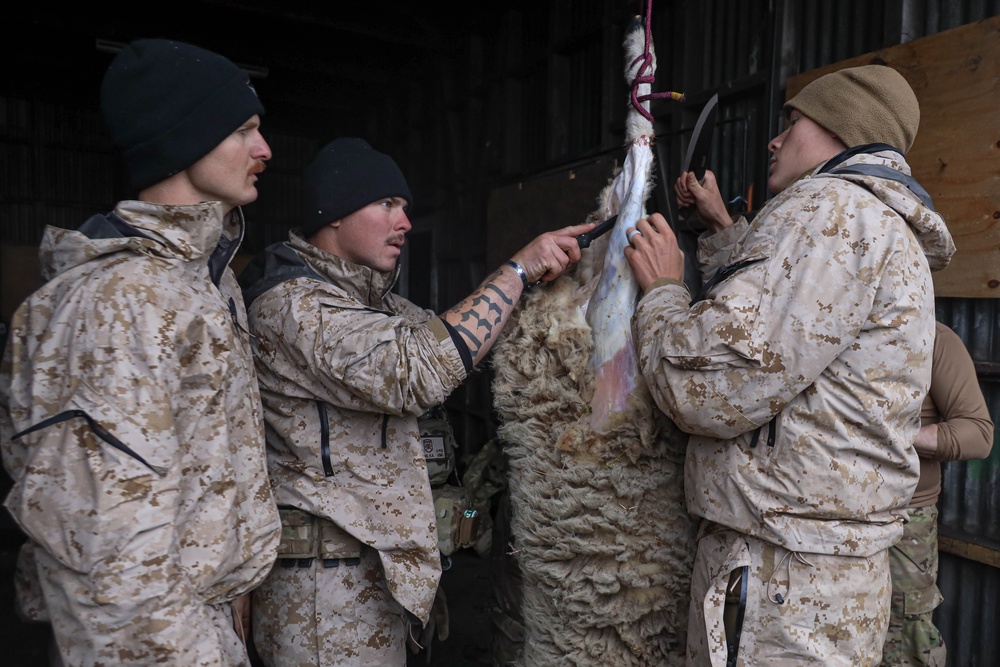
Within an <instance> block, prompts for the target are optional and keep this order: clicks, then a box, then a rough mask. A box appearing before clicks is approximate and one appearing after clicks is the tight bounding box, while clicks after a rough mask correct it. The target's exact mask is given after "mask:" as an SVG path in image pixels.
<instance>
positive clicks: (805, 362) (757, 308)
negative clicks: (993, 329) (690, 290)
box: [633, 189, 891, 438]
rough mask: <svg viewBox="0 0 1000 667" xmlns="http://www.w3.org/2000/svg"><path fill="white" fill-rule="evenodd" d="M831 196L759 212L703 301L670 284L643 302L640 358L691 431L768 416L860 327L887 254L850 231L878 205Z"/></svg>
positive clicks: (748, 425)
mask: <svg viewBox="0 0 1000 667" xmlns="http://www.w3.org/2000/svg"><path fill="white" fill-rule="evenodd" d="M858 190H859V192H860V189H858ZM824 196H826V197H827V199H826V200H825V201H823V199H822V197H814V198H813V201H810V202H809V204H810V205H809V206H808V207H806V206H799V205H796V204H795V201H796V198H795V197H792V198H789V199H786V200H785V201H784V203H779V204H777V205H776V206H775V208H773V209H772V210H771V211H770V212H769V213H768V214H767V215H766V216H765V217H764V218H763V222H762V220H761V217H760V216H758V219H757V220H755V221H754V224H752V225H750V226H749V229H748V230H747V232H746V234H745V235H744V237H743V238H742V239H740V241H739V242H738V243H737V244H736V246H735V248H734V249H733V251H732V252H731V253H730V254H729V256H728V259H727V263H726V264H725V265H724V266H722V267H721V268H719V269H718V271H717V272H716V273H715V277H714V286H711V287H710V289H709V290H708V292H707V296H706V298H705V299H703V300H702V301H699V302H697V303H695V304H693V305H689V304H688V303H687V290H686V289H685V288H683V287H680V286H675V285H663V286H659V287H656V288H654V289H652V290H651V291H650V292H648V293H647V294H645V295H644V296H643V298H642V299H641V300H640V302H639V305H638V308H637V310H636V313H635V316H634V319H633V329H634V338H635V341H636V346H637V350H638V356H639V363H640V366H641V368H642V370H643V374H644V376H645V377H646V380H647V383H648V384H649V385H650V390H651V392H652V393H653V397H654V400H655V401H656V403H657V405H658V406H659V407H660V408H661V409H662V410H663V411H664V412H665V413H666V414H667V415H668V416H669V417H670V418H671V419H672V420H673V421H675V422H676V423H677V425H678V426H679V427H680V428H681V429H683V430H684V431H686V432H688V433H692V434H697V435H705V436H710V437H718V438H732V437H735V436H737V435H740V434H742V433H746V432H748V431H751V430H753V429H755V428H757V427H758V426H760V425H761V424H764V423H766V422H767V421H769V420H770V419H771V418H772V417H773V416H774V415H776V414H778V413H779V412H780V411H781V410H782V409H783V408H784V406H785V405H786V404H787V403H788V402H789V401H790V400H791V399H792V398H794V397H795V396H796V395H798V394H799V393H800V392H802V391H803V390H804V389H806V388H807V387H808V386H809V385H810V384H812V383H813V382H814V381H815V380H816V379H817V378H818V377H819V376H820V374H822V373H823V372H824V370H825V369H826V368H827V367H828V366H829V365H830V364H831V362H833V361H834V360H835V359H836V358H837V357H838V355H840V353H841V352H842V351H843V350H844V349H845V348H846V347H847V346H849V345H851V344H852V343H853V342H854V339H855V337H856V336H857V335H858V332H859V331H860V330H861V328H862V327H863V325H864V323H865V319H866V317H867V315H868V313H869V312H870V311H871V308H872V303H873V299H874V295H875V283H877V276H878V274H879V273H880V271H881V266H882V264H883V263H884V262H885V258H886V253H885V252H881V251H880V250H879V248H878V247H873V246H874V245H875V244H874V242H872V241H871V239H861V240H858V239H856V238H852V239H851V241H852V242H845V237H851V235H854V236H855V237H856V236H857V235H859V234H862V233H863V225H861V224H859V222H858V220H857V219H856V218H859V217H861V216H865V215H869V216H870V215H879V214H878V213H874V212H872V211H871V209H869V211H868V212H864V213H862V212H858V214H857V216H854V215H851V216H848V215H845V214H844V213H843V211H844V210H847V209H850V208H851V207H852V206H851V205H852V202H851V201H849V200H850V198H851V197H852V196H855V195H854V193H851V192H842V191H840V192H836V193H834V195H833V196H834V197H835V198H839V200H838V201H836V202H834V201H831V198H830V195H824ZM860 196H867V195H865V194H860ZM816 200H819V204H818V205H817V202H816ZM762 215H763V214H762ZM859 241H860V242H859ZM889 244H891V240H890V241H888V242H886V245H889Z"/></svg>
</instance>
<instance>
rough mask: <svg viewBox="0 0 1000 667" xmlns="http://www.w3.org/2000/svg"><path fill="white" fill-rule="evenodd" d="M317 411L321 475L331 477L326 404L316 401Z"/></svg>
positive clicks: (328, 419)
mask: <svg viewBox="0 0 1000 667" xmlns="http://www.w3.org/2000/svg"><path fill="white" fill-rule="evenodd" d="M316 409H317V410H319V456H320V459H322V461H323V473H324V474H325V475H326V476H327V477H333V465H332V464H331V463H330V418H329V417H328V416H327V414H326V403H324V402H323V401H316Z"/></svg>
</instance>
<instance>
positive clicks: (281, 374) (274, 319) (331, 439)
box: [240, 232, 467, 622]
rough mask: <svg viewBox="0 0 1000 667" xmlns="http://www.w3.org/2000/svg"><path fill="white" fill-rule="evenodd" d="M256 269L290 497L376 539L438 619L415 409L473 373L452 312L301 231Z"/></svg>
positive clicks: (392, 577)
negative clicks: (423, 302) (450, 328)
mask: <svg viewBox="0 0 1000 667" xmlns="http://www.w3.org/2000/svg"><path fill="white" fill-rule="evenodd" d="M254 268H255V267H253V266H251V269H254ZM257 271H262V274H263V275H262V276H261V275H259V273H258V274H257V275H254V272H253V271H251V270H248V271H247V272H246V273H245V274H244V275H241V277H240V280H241V282H242V283H243V285H244V295H245V297H246V299H247V303H248V304H249V317H250V325H251V331H252V332H253V334H254V336H255V338H254V339H253V345H254V352H255V354H256V355H257V369H258V378H259V381H260V386H261V398H262V400H263V402H264V413H265V418H266V423H267V445H268V466H269V473H270V475H271V481H272V484H273V486H274V491H275V495H276V497H277V500H278V504H279V505H282V506H285V505H289V506H293V507H298V508H299V509H302V510H305V511H307V512H309V513H310V514H314V515H316V516H321V517H326V518H328V519H330V520H332V521H334V522H335V523H336V524H337V525H339V526H340V527H341V528H343V529H344V530H346V531H347V532H348V533H350V534H351V535H353V536H355V537H356V538H358V539H359V540H360V541H361V542H363V543H365V544H367V545H369V546H371V547H374V548H375V549H377V550H378V552H379V557H380V559H381V561H382V565H383V567H384V569H385V573H386V579H387V583H388V586H389V590H390V591H391V593H392V595H393V596H394V597H395V598H396V600H397V601H398V602H399V603H400V604H401V605H402V606H403V607H405V608H406V609H407V610H409V611H410V612H411V613H413V614H414V615H416V616H417V617H418V618H420V619H421V621H424V622H426V620H427V618H428V617H429V614H430V609H431V605H432V603H433V601H434V593H435V591H436V590H437V582H438V579H439V578H440V575H441V563H440V554H439V551H438V540H437V526H436V523H435V520H434V502H433V499H432V497H431V488H430V482H429V480H428V476H427V466H426V462H425V460H424V454H423V449H422V448H421V446H420V431H419V428H418V427H417V417H418V415H420V414H421V413H423V412H424V411H425V410H427V409H428V408H430V407H432V406H435V405H439V404H441V403H443V402H444V400H445V398H447V396H448V395H449V394H450V393H451V392H452V391H454V389H455V388H456V387H458V385H460V384H461V383H462V381H463V380H464V379H465V377H466V375H467V372H466V369H465V366H464V365H463V363H462V359H461V357H460V355H459V352H458V349H457V348H456V347H455V345H454V343H453V342H452V341H451V337H450V336H449V334H448V332H447V330H446V328H445V326H444V323H443V322H442V321H441V320H440V319H438V318H437V317H435V316H434V315H433V314H432V313H431V312H430V311H425V310H423V309H421V308H418V307H416V306H415V305H414V304H412V303H410V302H409V301H407V300H405V299H403V298H401V297H399V296H397V295H395V294H392V293H391V292H390V291H389V290H390V289H391V288H392V285H393V281H394V280H395V277H396V274H395V273H379V272H376V271H372V270H371V269H369V268H366V267H363V266H358V265H356V264H352V263H350V262H347V261H345V260H343V259H341V258H339V257H337V256H335V255H331V254H329V253H326V252H324V251H322V250H320V249H318V248H316V247H314V246H312V245H310V244H309V243H307V242H306V241H304V240H303V239H301V238H300V237H299V236H297V235H296V234H295V233H294V232H293V233H292V234H290V237H289V241H288V242H287V243H282V244H275V245H274V246H271V248H269V249H268V251H267V253H266V255H265V264H264V266H263V267H262V268H260V267H259V266H258V267H257ZM303 272H305V274H307V275H303ZM251 276H252V277H251Z"/></svg>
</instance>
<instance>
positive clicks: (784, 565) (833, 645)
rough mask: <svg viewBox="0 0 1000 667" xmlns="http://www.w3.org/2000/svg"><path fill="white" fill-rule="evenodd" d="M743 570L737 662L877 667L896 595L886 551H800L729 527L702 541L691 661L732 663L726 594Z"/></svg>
mask: <svg viewBox="0 0 1000 667" xmlns="http://www.w3.org/2000/svg"><path fill="white" fill-rule="evenodd" d="M743 567H746V568H747V569H746V570H745V572H746V574H747V586H746V592H745V598H746V604H745V608H744V610H743V614H742V624H741V627H739V628H738V629H739V644H738V647H739V651H738V654H737V657H736V663H735V664H736V665H737V666H738V667H751V666H753V667H786V666H787V667H800V666H801V665H823V666H824V667H833V666H838V665H843V666H844V667H862V666H865V665H877V664H878V662H879V659H880V658H881V655H882V640H883V637H884V636H885V632H886V628H887V627H888V624H889V598H890V593H891V584H890V580H889V562H888V556H887V554H886V552H885V551H883V552H880V553H878V554H875V555H874V556H872V557H870V558H856V557H850V556H830V555H825V554H805V553H794V552H790V551H788V550H787V549H784V548H782V547H778V546H775V545H773V544H768V543H767V542H763V541H761V540H758V539H756V538H753V537H750V536H748V535H743V534H740V533H737V532H736V531H733V530H728V529H722V530H718V531H717V532H708V534H705V535H704V536H703V537H701V538H700V540H699V541H698V551H697V555H696V556H695V563H694V571H693V573H692V580H691V608H690V614H689V621H688V648H687V654H688V655H687V664H688V665H692V666H698V667H702V666H705V667H708V666H711V667H725V666H726V660H727V653H728V648H729V647H728V644H727V641H726V627H725V621H724V619H725V616H726V593H727V588H729V587H730V584H731V573H732V572H733V570H736V569H739V568H743ZM735 592H736V593H737V595H736V596H735V598H736V599H739V594H738V593H739V591H735ZM730 599H731V600H732V599H733V596H732V595H731V596H730ZM738 616H739V614H733V615H731V618H734V617H738Z"/></svg>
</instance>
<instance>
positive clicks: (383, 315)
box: [240, 138, 593, 667]
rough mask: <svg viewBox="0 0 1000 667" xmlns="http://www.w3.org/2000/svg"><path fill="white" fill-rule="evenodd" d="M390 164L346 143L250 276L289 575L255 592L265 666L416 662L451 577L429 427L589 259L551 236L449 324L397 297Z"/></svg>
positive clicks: (566, 233)
mask: <svg viewBox="0 0 1000 667" xmlns="http://www.w3.org/2000/svg"><path fill="white" fill-rule="evenodd" d="M412 201H413V198H412V196H411V195H410V189H409V186H408V185H407V183H406V179H405V178H404V177H403V174H402V172H401V171H400V170H399V167H398V166H397V165H396V163H395V162H394V161H393V160H392V158H390V157H389V156H388V155H385V154H383V153H380V152H378V151H376V150H374V149H373V148H372V147H371V146H369V145H368V144H367V143H366V142H365V141H363V140H361V139H355V138H346V139H337V140H335V141H333V142H331V143H330V144H328V145H327V146H325V147H324V148H323V149H322V150H321V151H320V152H319V154H318V155H317V156H316V158H315V159H314V161H313V162H312V164H310V165H309V166H308V167H307V169H306V171H305V174H304V198H303V210H304V214H303V218H302V220H301V224H300V228H299V229H298V230H293V231H292V232H291V233H290V234H289V239H288V241H287V242H285V243H279V244H275V245H273V246H271V247H270V248H268V249H267V250H266V251H265V253H264V254H263V255H262V256H260V257H258V258H256V259H255V261H254V262H253V263H252V264H251V265H250V266H249V267H248V269H247V270H246V271H244V273H243V274H242V275H241V276H240V282H241V284H242V285H243V288H244V297H245V298H246V302H247V307H248V314H249V319H250V331H251V333H252V334H253V338H252V339H251V340H252V345H253V348H254V356H255V359H256V362H257V369H258V377H259V381H260V383H261V397H262V399H263V402H264V417H265V421H266V423H267V434H268V435H267V455H268V470H269V472H270V474H271V476H272V477H271V479H272V484H273V486H274V491H275V494H276V499H277V501H278V506H279V507H280V508H282V509H281V515H282V525H283V527H284V530H283V535H284V536H286V537H287V538H288V539H285V540H284V541H283V542H282V544H281V546H280V547H279V560H278V563H277V564H276V566H275V567H274V569H273V570H272V571H271V573H270V574H269V575H268V577H267V579H266V580H265V581H264V583H263V584H262V585H261V586H260V588H258V589H257V590H256V591H255V592H254V594H253V599H254V603H253V634H254V642H255V645H256V647H257V651H258V653H259V654H260V656H261V658H262V659H263V660H264V663H265V665H268V666H269V667H276V666H278V665H298V666H300V667H304V666H306V665H316V666H317V667H318V666H320V665H331V664H336V665H354V666H357V667H363V666H369V665H382V666H388V665H394V666H396V667H403V665H405V663H406V638H407V634H408V631H409V630H410V627H411V624H419V625H426V624H427V623H428V619H429V617H430V615H431V607H432V604H433V602H434V599H435V594H436V592H437V587H438V579H439V577H440V574H441V554H440V551H439V548H438V534H437V527H436V521H435V511H434V501H433V498H432V495H431V487H430V482H429V479H428V473H427V467H426V463H425V458H424V449H423V446H422V444H421V439H420V430H419V427H418V424H417V418H418V417H419V416H420V414H421V413H423V412H425V411H426V410H427V409H429V408H431V407H433V406H436V405H440V404H441V403H443V402H444V400H445V399H446V398H447V397H448V395H449V394H450V393H451V392H452V391H453V390H455V389H456V388H457V387H458V386H459V385H460V384H461V383H462V382H463V381H464V380H465V378H466V377H467V376H468V375H469V373H471V372H472V370H473V368H474V367H475V366H476V364H478V363H479V362H480V361H481V360H482V359H483V358H484V357H485V356H486V354H487V352H488V351H489V350H490V348H491V347H492V345H493V343H494V342H495V341H496V340H497V337H498V336H499V334H500V330H501V329H502V328H503V326H504V323H505V322H506V321H507V318H508V316H509V315H510V313H511V311H512V310H513V309H514V306H515V305H516V304H517V302H518V300H519V299H520V297H521V294H522V293H523V291H524V290H525V288H526V287H527V286H528V285H530V284H533V283H535V282H537V281H539V280H544V281H551V280H555V279H556V278H557V277H558V276H559V275H561V274H562V272H563V271H564V270H565V269H566V268H567V267H568V266H569V265H570V264H572V263H574V262H577V261H578V260H579V259H580V247H579V243H578V242H577V240H576V238H575V237H576V236H577V235H579V234H581V233H583V232H586V231H588V230H590V229H592V228H593V225H592V224H586V225H579V226H575V227H566V228H564V229H561V230H559V231H555V232H547V233H545V234H542V235H541V236H539V237H538V238H536V239H534V240H533V241H532V242H531V243H529V244H528V245H527V246H525V247H524V248H522V249H521V250H519V251H518V252H517V253H515V254H514V256H513V258H512V259H511V260H510V261H508V262H507V263H505V264H504V265H503V266H502V267H500V268H499V269H497V270H496V271H494V272H493V273H492V274H491V275H490V276H489V277H488V278H486V280H485V281H483V283H482V284H481V285H480V286H479V287H478V288H477V289H476V290H475V291H474V292H473V293H472V294H470V295H469V296H468V297H466V298H465V299H463V300H462V301H461V302H460V303H459V304H458V305H456V306H455V307H454V308H451V309H450V310H448V311H447V312H445V313H443V314H441V315H435V314H434V313H433V312H431V311H427V310H424V309H422V308H418V307H417V306H415V305H414V304H412V303H410V302H409V301H407V300H406V299H403V298H402V297H400V296H397V295H396V294H393V293H392V292H391V289H392V287H393V285H394V284H395V281H396V278H397V277H398V275H399V266H398V260H399V256H400V254H401V252H402V249H403V245H404V244H405V242H406V233H407V232H408V231H410V220H409V218H408V217H407V211H408V209H409V207H410V206H411V205H412Z"/></svg>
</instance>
